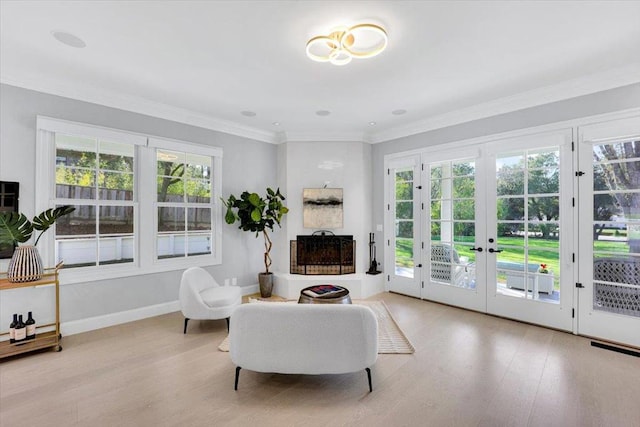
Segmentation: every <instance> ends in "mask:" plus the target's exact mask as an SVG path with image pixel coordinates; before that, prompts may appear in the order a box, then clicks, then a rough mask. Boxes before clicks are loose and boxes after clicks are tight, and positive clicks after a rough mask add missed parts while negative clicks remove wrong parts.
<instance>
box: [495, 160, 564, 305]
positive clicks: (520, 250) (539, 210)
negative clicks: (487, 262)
mask: <svg viewBox="0 0 640 427" xmlns="http://www.w3.org/2000/svg"><path fill="white" fill-rule="evenodd" d="M495 166H496V213H497V214H496V221H497V246H498V249H497V254H496V257H495V267H496V272H497V280H496V292H498V293H500V294H502V295H507V296H510V297H515V298H525V299H533V300H538V301H542V302H545V303H550V304H558V303H559V302H560V285H559V284H560V256H559V254H560V239H559V233H558V230H559V220H560V151H559V148H558V147H551V148H542V149H531V150H520V151H514V152H508V153H500V154H499V155H498V156H497V157H496V165H495Z"/></svg>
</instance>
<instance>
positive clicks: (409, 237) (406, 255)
mask: <svg viewBox="0 0 640 427" xmlns="http://www.w3.org/2000/svg"><path fill="white" fill-rule="evenodd" d="M413 174H414V170H413V167H405V168H400V169H396V170H395V237H396V239H395V240H396V245H395V251H394V255H395V257H394V259H395V262H394V268H395V273H396V275H398V276H403V277H408V278H413V277H414V274H415V273H414V268H415V263H414V253H413V246H414V235H413V224H414V212H413V186H414V183H413V181H414V176H413Z"/></svg>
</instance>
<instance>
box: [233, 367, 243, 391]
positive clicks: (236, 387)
mask: <svg viewBox="0 0 640 427" xmlns="http://www.w3.org/2000/svg"><path fill="white" fill-rule="evenodd" d="M240 369H242V368H241V367H240V366H236V382H235V384H234V385H233V389H234V390H238V378H240Z"/></svg>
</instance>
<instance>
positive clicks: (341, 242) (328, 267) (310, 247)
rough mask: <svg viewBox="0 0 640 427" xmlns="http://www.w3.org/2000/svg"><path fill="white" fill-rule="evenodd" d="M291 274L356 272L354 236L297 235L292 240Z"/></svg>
mask: <svg viewBox="0 0 640 427" xmlns="http://www.w3.org/2000/svg"><path fill="white" fill-rule="evenodd" d="M290 272H291V274H308V275H313V274H349V273H355V272H356V242H355V241H354V240H353V236H334V235H329V236H327V235H324V236H322V235H320V236H318V235H314V236H297V238H296V240H291V242H290Z"/></svg>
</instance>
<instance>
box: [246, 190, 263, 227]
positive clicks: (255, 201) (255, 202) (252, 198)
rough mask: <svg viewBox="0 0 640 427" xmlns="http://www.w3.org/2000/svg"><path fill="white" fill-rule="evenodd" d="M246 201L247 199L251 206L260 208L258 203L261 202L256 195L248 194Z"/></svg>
mask: <svg viewBox="0 0 640 427" xmlns="http://www.w3.org/2000/svg"><path fill="white" fill-rule="evenodd" d="M248 199H249V203H251V204H252V205H253V206H260V202H261V201H262V200H261V199H260V196H259V195H258V194H257V193H251V194H249V198H248ZM256 221H257V220H256Z"/></svg>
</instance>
